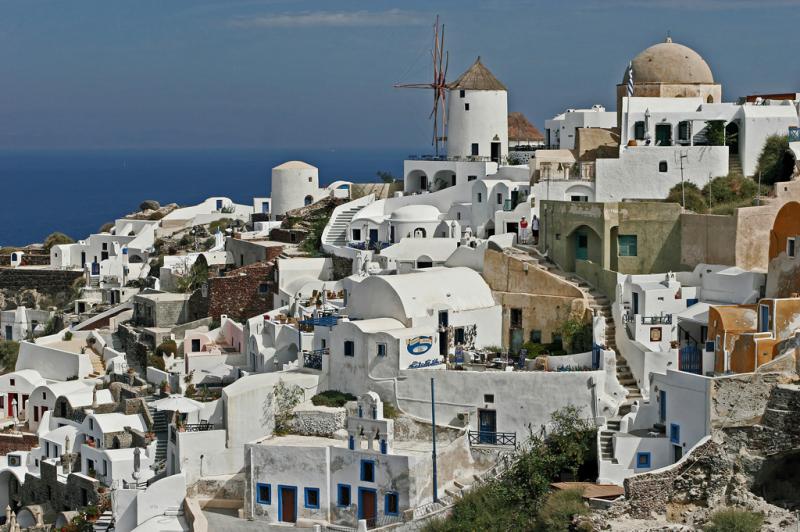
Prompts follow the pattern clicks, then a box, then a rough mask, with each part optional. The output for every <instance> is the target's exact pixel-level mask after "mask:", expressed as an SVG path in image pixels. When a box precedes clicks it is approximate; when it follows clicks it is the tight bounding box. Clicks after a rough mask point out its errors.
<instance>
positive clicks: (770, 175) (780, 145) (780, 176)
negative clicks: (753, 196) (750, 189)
mask: <svg viewBox="0 0 800 532" xmlns="http://www.w3.org/2000/svg"><path fill="white" fill-rule="evenodd" d="M788 151H789V139H788V137H786V136H784V135H770V136H769V137H767V140H766V141H765V142H764V148H763V149H762V150H761V155H759V156H758V166H757V167H756V172H757V173H758V172H760V173H761V182H762V183H764V184H767V185H772V184H774V183H777V182H779V181H788V180H789V179H791V177H792V171H793V168H792V161H793V158H792V157H791V156H789V157H787V152H788Z"/></svg>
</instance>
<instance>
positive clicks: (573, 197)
mask: <svg viewBox="0 0 800 532" xmlns="http://www.w3.org/2000/svg"><path fill="white" fill-rule="evenodd" d="M569 200H570V201H589V196H581V195H577V196H575V195H573V196H570V197H569Z"/></svg>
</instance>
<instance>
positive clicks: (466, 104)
mask: <svg viewBox="0 0 800 532" xmlns="http://www.w3.org/2000/svg"><path fill="white" fill-rule="evenodd" d="M464 110H465V111H469V104H468V103H465V104H464Z"/></svg>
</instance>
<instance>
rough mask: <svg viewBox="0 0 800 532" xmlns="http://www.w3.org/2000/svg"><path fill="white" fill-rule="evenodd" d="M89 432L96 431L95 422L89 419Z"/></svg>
mask: <svg viewBox="0 0 800 532" xmlns="http://www.w3.org/2000/svg"><path fill="white" fill-rule="evenodd" d="M89 430H94V420H93V419H91V418H89Z"/></svg>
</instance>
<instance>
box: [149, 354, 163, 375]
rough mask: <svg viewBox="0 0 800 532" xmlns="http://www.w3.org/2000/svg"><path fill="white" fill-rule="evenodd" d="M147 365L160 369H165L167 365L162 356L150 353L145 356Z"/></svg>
mask: <svg viewBox="0 0 800 532" xmlns="http://www.w3.org/2000/svg"><path fill="white" fill-rule="evenodd" d="M147 365H148V366H151V367H154V368H156V369H160V370H161V371H167V365H166V364H165V363H164V358H163V357H159V356H156V355H150V356H149V357H147Z"/></svg>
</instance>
